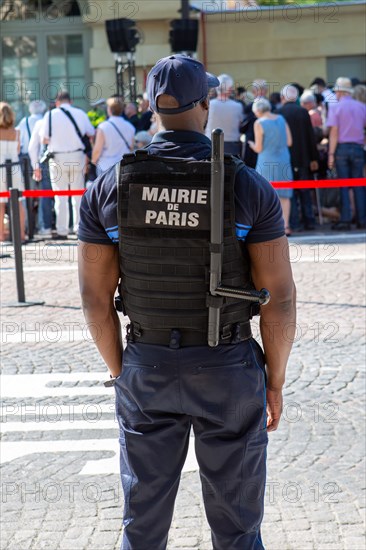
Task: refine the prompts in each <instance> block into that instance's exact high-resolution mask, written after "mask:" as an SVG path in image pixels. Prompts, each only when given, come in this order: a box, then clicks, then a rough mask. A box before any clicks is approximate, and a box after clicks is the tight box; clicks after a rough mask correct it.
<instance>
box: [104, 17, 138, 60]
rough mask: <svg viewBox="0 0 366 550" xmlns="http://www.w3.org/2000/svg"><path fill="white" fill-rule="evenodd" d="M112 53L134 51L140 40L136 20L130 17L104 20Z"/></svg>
mask: <svg viewBox="0 0 366 550" xmlns="http://www.w3.org/2000/svg"><path fill="white" fill-rule="evenodd" d="M105 26H106V31H107V37H108V43H109V47H110V49H111V51H112V53H126V52H134V51H135V50H136V46H137V44H138V43H139V41H140V36H139V32H138V30H137V28H136V22H135V21H133V20H132V19H125V18H123V19H109V20H108V21H106V22H105Z"/></svg>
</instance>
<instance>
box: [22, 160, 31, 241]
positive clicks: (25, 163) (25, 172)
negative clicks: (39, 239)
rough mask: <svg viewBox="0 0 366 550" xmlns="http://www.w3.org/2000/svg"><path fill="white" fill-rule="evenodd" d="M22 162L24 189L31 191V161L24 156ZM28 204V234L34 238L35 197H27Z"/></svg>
mask: <svg viewBox="0 0 366 550" xmlns="http://www.w3.org/2000/svg"><path fill="white" fill-rule="evenodd" d="M22 163H23V166H22V168H23V177H24V189H25V190H26V191H29V190H30V188H31V186H30V173H29V169H30V163H29V159H28V157H23V158H22ZM26 204H27V217H28V236H29V239H33V237H34V215H33V199H29V198H27V199H26Z"/></svg>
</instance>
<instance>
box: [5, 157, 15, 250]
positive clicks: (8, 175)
mask: <svg viewBox="0 0 366 550" xmlns="http://www.w3.org/2000/svg"><path fill="white" fill-rule="evenodd" d="M12 166H13V163H12V162H11V160H9V159H6V160H5V174H6V187H7V189H8V191H10V189H11V188H12V187H13V173H12V171H11V170H12ZM8 214H9V240H10V241H12V240H13V233H12V229H11V210H10V207H9V212H8Z"/></svg>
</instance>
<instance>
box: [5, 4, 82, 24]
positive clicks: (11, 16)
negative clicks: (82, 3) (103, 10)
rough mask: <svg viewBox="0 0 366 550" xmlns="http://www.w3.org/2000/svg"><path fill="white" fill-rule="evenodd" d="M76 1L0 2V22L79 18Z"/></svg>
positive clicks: (78, 8)
mask: <svg viewBox="0 0 366 550" xmlns="http://www.w3.org/2000/svg"><path fill="white" fill-rule="evenodd" d="M80 15H81V13H80V7H79V4H78V2H77V1H76V0H2V1H1V0H0V21H19V20H20V21H23V20H26V19H33V20H39V19H40V18H44V19H52V20H54V19H58V18H61V17H68V16H76V17H80Z"/></svg>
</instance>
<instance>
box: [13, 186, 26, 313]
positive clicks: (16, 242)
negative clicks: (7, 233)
mask: <svg viewBox="0 0 366 550" xmlns="http://www.w3.org/2000/svg"><path fill="white" fill-rule="evenodd" d="M20 196H21V195H20V192H19V189H14V188H11V189H10V211H11V232H12V236H13V246H14V255H15V272H16V279H17V290H18V301H19V302H20V303H24V302H25V291H24V275H23V257H22V240H21V235H20V215H19V198H20Z"/></svg>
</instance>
